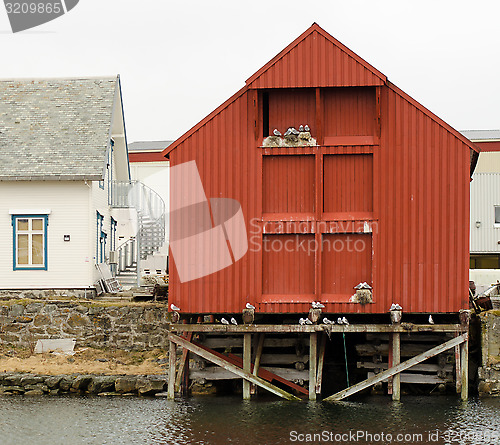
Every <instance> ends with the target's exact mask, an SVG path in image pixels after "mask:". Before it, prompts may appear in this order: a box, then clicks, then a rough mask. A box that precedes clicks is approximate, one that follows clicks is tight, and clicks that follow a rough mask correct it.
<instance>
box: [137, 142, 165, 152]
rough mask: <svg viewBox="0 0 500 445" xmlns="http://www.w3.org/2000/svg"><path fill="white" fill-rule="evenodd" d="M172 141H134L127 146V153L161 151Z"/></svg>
mask: <svg viewBox="0 0 500 445" xmlns="http://www.w3.org/2000/svg"><path fill="white" fill-rule="evenodd" d="M172 142H173V141H136V142H131V143H130V144H128V152H129V153H140V152H145V151H160V152H161V151H163V150H165V148H167V147H168V146H169V145H170V144H171V143H172Z"/></svg>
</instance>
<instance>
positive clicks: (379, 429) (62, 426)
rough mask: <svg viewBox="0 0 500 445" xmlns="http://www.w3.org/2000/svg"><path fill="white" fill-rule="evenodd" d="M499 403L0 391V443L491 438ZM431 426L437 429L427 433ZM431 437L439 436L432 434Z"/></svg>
mask: <svg viewBox="0 0 500 445" xmlns="http://www.w3.org/2000/svg"><path fill="white" fill-rule="evenodd" d="M499 408H500V403H499V402H498V401H496V400H495V399H485V400H471V401H469V402H467V403H465V404H463V403H462V402H460V401H459V400H458V399H457V398H456V397H409V396H407V397H404V398H403V400H402V402H400V403H394V402H392V401H391V400H390V398H388V397H370V398H366V399H363V400H362V401H343V402H339V403H322V402H303V403H301V402H297V403H294V402H286V401H281V400H276V399H273V398H269V399H267V398H259V399H256V400H252V401H242V400H240V399H239V398H238V397H213V398H212V397H210V398H191V399H178V400H176V401H175V402H172V401H168V400H165V399H141V398H135V397H111V398H103V397H58V398H47V397H40V398H27V397H26V398H23V397H19V396H11V397H1V398H0V419H1V422H0V434H1V436H0V443H1V444H7V445H10V444H16V445H17V444H20V443H25V444H37V445H38V444H40V445H45V444H51V445H52V444H87V445H90V444H168V445H177V444H179V445H185V444H214V445H219V444H221V445H222V444H227V443H235V444H252V445H253V444H263V445H265V444H289V443H293V442H294V440H293V439H294V438H298V437H299V435H301V434H302V435H303V436H300V437H302V439H304V440H303V442H302V443H335V442H334V441H330V442H328V441H326V440H324V439H327V438H332V439H335V435H338V434H346V433H351V434H353V433H357V434H359V433H358V432H362V433H363V434H365V435H367V437H368V439H369V438H370V437H369V436H370V435H372V436H373V437H372V440H368V439H366V440H363V439H362V438H361V439H360V440H358V441H357V442H355V443H359V444H367V443H387V442H378V441H375V440H373V438H374V437H375V435H377V434H378V435H380V434H381V433H384V434H385V435H386V437H387V435H392V437H393V438H395V437H396V435H397V434H398V433H404V434H408V435H410V436H408V437H413V436H411V435H417V436H418V435H422V440H421V441H419V442H411V441H406V442H403V443H437V444H448V443H450V444H452V443H465V444H497V443H500V439H498V440H497V438H496V437H495V434H498V432H499V431H500V411H499ZM292 432H294V433H292ZM433 432H439V436H433V437H432V438H431V436H429V434H431V433H433ZM315 433H316V434H323V436H321V438H322V439H323V440H322V441H312V440H311V441H309V442H307V441H305V440H306V439H307V438H308V437H311V438H312V437H313V436H307V435H312V434H315ZM477 433H481V435H478V434H477ZM446 434H447V436H446ZM467 434H469V436H467ZM328 435H329V436H328ZM417 436H415V437H417ZM358 437H359V436H358ZM468 437H470V438H471V440H469V439H468ZM434 438H437V439H438V440H437V441H436V440H431V439H434ZM453 438H457V439H459V438H462V439H463V440H461V441H453V440H452V439H453ZM295 442H296V443H298V442H299V441H298V440H295ZM393 442H394V443H395V442H396V440H395V439H393ZM344 443H352V442H344Z"/></svg>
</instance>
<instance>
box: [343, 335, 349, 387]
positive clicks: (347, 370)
mask: <svg viewBox="0 0 500 445" xmlns="http://www.w3.org/2000/svg"><path fill="white" fill-rule="evenodd" d="M342 335H343V337H344V358H345V374H346V376H347V387H348V388H349V387H350V386H351V385H350V383H349V369H348V368H347V348H346V345H345V332H342Z"/></svg>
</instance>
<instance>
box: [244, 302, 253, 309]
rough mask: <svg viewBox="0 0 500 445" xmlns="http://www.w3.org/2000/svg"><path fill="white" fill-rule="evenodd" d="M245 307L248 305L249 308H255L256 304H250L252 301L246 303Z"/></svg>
mask: <svg viewBox="0 0 500 445" xmlns="http://www.w3.org/2000/svg"><path fill="white" fill-rule="evenodd" d="M245 307H246V308H247V309H255V306H254V305H253V304H250V303H247V304H246V305H245Z"/></svg>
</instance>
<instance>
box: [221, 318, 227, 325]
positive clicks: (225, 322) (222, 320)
mask: <svg viewBox="0 0 500 445" xmlns="http://www.w3.org/2000/svg"><path fill="white" fill-rule="evenodd" d="M220 322H221V323H222V324H229V321H227V320H226V319H225V318H221V319H220Z"/></svg>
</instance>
